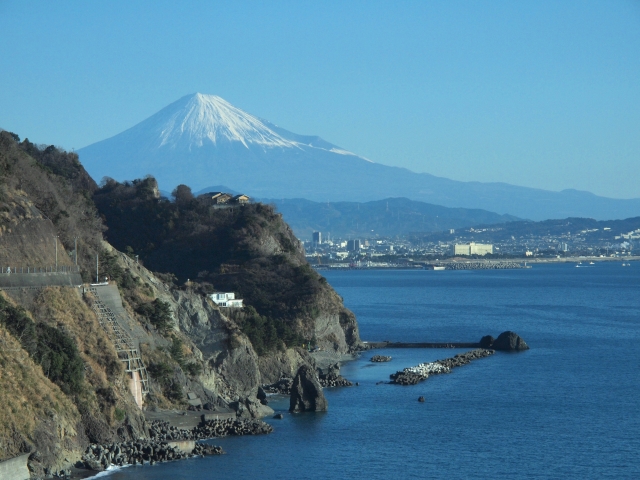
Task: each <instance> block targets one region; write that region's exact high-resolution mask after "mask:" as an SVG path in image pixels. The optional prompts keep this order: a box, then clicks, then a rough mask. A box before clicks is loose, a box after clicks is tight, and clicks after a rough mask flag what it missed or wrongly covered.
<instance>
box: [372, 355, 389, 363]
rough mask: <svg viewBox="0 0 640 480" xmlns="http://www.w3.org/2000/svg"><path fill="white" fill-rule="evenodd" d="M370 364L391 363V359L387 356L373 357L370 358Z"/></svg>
mask: <svg viewBox="0 0 640 480" xmlns="http://www.w3.org/2000/svg"><path fill="white" fill-rule="evenodd" d="M370 361H372V362H375V363H378V362H390V361H391V357H389V356H387V355H374V356H373V357H371V360H370Z"/></svg>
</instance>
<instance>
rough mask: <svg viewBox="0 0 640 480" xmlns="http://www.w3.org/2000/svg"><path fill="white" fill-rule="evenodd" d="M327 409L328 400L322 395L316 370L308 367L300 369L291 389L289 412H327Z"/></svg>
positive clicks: (304, 366) (303, 366)
mask: <svg viewBox="0 0 640 480" xmlns="http://www.w3.org/2000/svg"><path fill="white" fill-rule="evenodd" d="M327 408H328V403H327V399H326V398H325V396H324V393H322V386H321V385H320V382H319V381H318V377H317V376H316V372H315V370H314V369H313V368H312V367H310V366H308V365H302V366H301V367H300V368H299V369H298V373H297V375H296V377H295V378H294V380H293V386H292V387H291V398H290V401H289V411H290V412H326V411H327Z"/></svg>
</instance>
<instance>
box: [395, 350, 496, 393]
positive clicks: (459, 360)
mask: <svg viewBox="0 0 640 480" xmlns="http://www.w3.org/2000/svg"><path fill="white" fill-rule="evenodd" d="M494 353H495V350H488V349H484V348H478V349H475V350H471V351H469V352H465V353H460V354H458V355H455V356H454V357H451V358H445V359H443V360H436V361H435V362H429V363H420V364H418V365H416V366H415V367H408V368H405V369H404V370H400V371H398V372H396V373H392V374H391V375H390V378H391V383H394V384H396V385H415V384H417V383H419V382H421V381H423V380H426V379H427V378H429V376H430V375H439V374H442V373H451V370H452V369H454V368H456V367H461V366H463V365H467V364H468V363H471V362H472V361H473V360H477V359H479V358H484V357H488V356H490V355H493V354H494Z"/></svg>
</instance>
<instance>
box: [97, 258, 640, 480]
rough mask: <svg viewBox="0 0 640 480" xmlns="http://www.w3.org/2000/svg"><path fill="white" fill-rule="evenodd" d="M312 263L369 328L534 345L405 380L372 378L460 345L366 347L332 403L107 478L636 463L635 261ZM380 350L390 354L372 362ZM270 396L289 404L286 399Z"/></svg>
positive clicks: (616, 471) (606, 471) (413, 472)
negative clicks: (189, 455) (505, 335)
mask: <svg viewBox="0 0 640 480" xmlns="http://www.w3.org/2000/svg"><path fill="white" fill-rule="evenodd" d="M322 273H323V275H325V276H326V278H327V280H328V281H329V283H330V284H331V285H332V286H333V287H334V288H335V289H336V291H337V292H338V293H339V294H340V295H342V296H343V298H344V301H345V305H346V306H347V307H348V308H350V309H351V310H353V311H354V313H355V314H356V315H357V318H358V322H359V324H360V331H361V337H362V338H363V339H364V340H371V341H380V340H391V341H433V342H448V341H450V342H453V341H477V340H479V339H480V337H481V336H483V335H487V334H490V335H493V336H494V337H495V336H497V335H498V334H499V333H500V332H502V331H504V330H513V331H515V332H517V333H518V334H519V335H521V336H522V337H523V338H524V339H525V341H526V342H527V343H528V344H529V346H530V347H531V350H528V351H525V352H521V353H517V354H506V353H501V352H498V353H496V355H493V356H492V357H489V358H485V359H481V360H478V361H475V362H473V363H472V364H470V365H466V366H464V367H461V368H457V369H455V370H454V371H453V372H452V373H451V374H449V375H440V376H435V377H432V378H429V379H428V380H426V381H425V382H422V383H420V384H418V385H416V386H410V387H400V386H395V385H388V384H378V383H379V382H381V381H384V382H387V381H388V379H389V374H390V373H393V372H395V371H396V370H400V369H402V368H404V367H409V366H413V365H416V364H418V363H421V362H425V361H433V360H436V359H440V358H445V357H450V356H453V355H454V354H455V353H460V352H462V351H464V350H457V349H456V350H454V349H395V350H391V349H386V350H376V351H375V352H365V353H363V354H362V356H361V357H360V358H359V359H357V360H355V361H353V362H349V363H346V364H344V365H343V367H342V372H341V373H342V375H344V376H345V377H346V378H348V379H350V380H351V381H353V382H354V383H355V382H359V383H360V386H354V387H350V388H338V389H328V390H327V392H326V394H327V398H328V401H329V411H328V412H327V413H324V414H299V415H289V414H285V418H284V419H283V420H269V423H271V424H272V425H273V426H274V429H275V431H274V433H272V434H271V435H267V436H259V437H242V438H239V437H235V438H223V439H214V440H213V441H211V443H213V444H216V445H221V446H222V447H223V448H224V449H225V450H226V451H227V455H224V456H222V457H210V458H204V459H191V460H186V461H180V462H172V463H167V464H160V465H155V466H152V467H151V466H144V467H127V468H124V469H121V470H117V471H114V472H112V473H109V474H108V477H109V478H112V479H129V478H136V479H140V478H141V479H165V478H166V479H169V478H185V479H186V478H190V479H191V478H193V479H198V478H238V477H239V478H246V477H249V476H260V477H262V478H292V477H296V478H318V477H320V478H324V477H329V476H331V477H337V478H342V477H353V478H389V477H393V476H396V477H401V478H464V477H470V476H477V477H480V478H485V477H502V478H531V477H538V478H550V477H552V478H554V477H555V478H559V477H562V478H585V477H587V478H590V477H596V476H597V477H615V478H637V477H638V476H640V462H638V460H637V458H636V452H637V451H638V450H639V449H640V440H639V439H638V437H637V435H636V432H637V431H638V428H639V427H640V418H639V415H638V407H637V405H638V404H637V398H638V397H639V394H640V386H639V385H638V382H637V367H638V365H639V364H640V362H638V360H639V357H640V355H639V354H638V352H637V349H636V348H635V345H636V343H637V340H638V338H639V337H640V300H639V297H638V291H639V287H640V266H639V265H636V264H632V266H631V267H630V268H622V267H620V265H619V264H599V265H596V266H594V267H593V268H585V269H576V268H574V267H573V266H572V265H545V266H536V267H534V268H533V269H530V270H514V271H463V272H447V271H445V272H433V271H392V272H386V271H347V272H322ZM374 353H380V354H384V355H391V356H392V357H393V360H392V361H391V362H389V363H383V364H372V363H371V362H369V358H370V357H371V356H372V355H373V354H374ZM418 396H424V397H425V400H426V401H425V403H418V401H417V399H418ZM273 400H274V401H272V402H271V405H272V406H273V407H274V408H275V409H276V411H286V408H287V407H288V403H287V402H286V399H282V400H280V401H275V400H276V399H273Z"/></svg>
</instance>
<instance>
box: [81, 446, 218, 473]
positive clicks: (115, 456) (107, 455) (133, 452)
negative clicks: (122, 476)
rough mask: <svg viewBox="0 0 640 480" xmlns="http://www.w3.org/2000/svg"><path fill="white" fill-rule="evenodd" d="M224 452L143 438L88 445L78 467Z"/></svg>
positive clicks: (107, 465) (106, 466) (142, 461)
mask: <svg viewBox="0 0 640 480" xmlns="http://www.w3.org/2000/svg"><path fill="white" fill-rule="evenodd" d="M222 453H224V452H223V450H222V447H216V446H213V445H205V444H201V443H197V444H195V446H194V448H193V450H191V451H190V452H189V451H187V452H185V451H183V450H182V449H181V448H180V447H179V446H177V445H175V446H174V445H169V444H168V443H167V442H163V441H156V440H140V441H136V442H123V443H111V444H102V445H100V444H92V445H89V446H88V447H87V449H86V450H85V452H84V454H83V455H82V461H80V462H78V464H76V467H80V468H82V467H83V468H87V469H89V470H94V471H102V470H105V469H107V468H108V467H109V466H111V465H117V466H123V465H144V464H145V463H148V464H149V465H153V464H155V463H157V462H169V461H172V460H182V459H183V458H189V457H193V456H201V455H220V454H222Z"/></svg>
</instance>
